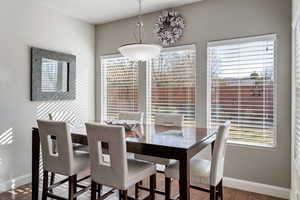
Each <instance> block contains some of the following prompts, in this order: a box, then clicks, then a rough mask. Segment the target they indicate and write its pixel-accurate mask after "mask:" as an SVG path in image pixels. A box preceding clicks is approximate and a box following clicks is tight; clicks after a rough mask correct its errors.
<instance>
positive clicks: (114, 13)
mask: <svg viewBox="0 0 300 200" xmlns="http://www.w3.org/2000/svg"><path fill="white" fill-rule="evenodd" d="M35 1H36V2H37V3H41V4H42V5H44V6H47V7H50V8H53V9H55V10H57V11H59V12H60V13H62V14H65V15H68V16H71V17H75V18H77V19H81V20H83V21H86V22H88V23H91V24H102V23H106V22H110V21H114V20H118V19H122V18H127V17H132V16H136V15H137V14H138V1H137V0H35ZM199 1H203V0H142V2H143V4H142V5H143V13H149V12H153V11H158V10H161V9H165V8H171V7H177V6H181V5H184V4H189V3H193V2H199Z"/></svg>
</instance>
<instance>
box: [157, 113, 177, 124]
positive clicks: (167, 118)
mask: <svg viewBox="0 0 300 200" xmlns="http://www.w3.org/2000/svg"><path fill="white" fill-rule="evenodd" d="M155 124H156V125H163V126H177V127H181V126H182V125H183V115H181V114H163V113H159V114H157V115H155Z"/></svg>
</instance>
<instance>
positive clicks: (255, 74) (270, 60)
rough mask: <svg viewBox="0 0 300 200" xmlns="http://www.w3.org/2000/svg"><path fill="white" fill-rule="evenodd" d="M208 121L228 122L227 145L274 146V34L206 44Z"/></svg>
mask: <svg viewBox="0 0 300 200" xmlns="http://www.w3.org/2000/svg"><path fill="white" fill-rule="evenodd" d="M207 53H208V80H209V81H208V89H209V94H210V96H209V97H210V105H209V111H208V117H209V119H208V121H209V125H210V126H211V127H217V126H218V125H220V124H222V123H223V122H224V121H225V120H231V122H232V127H231V131H230V142H231V143H237V144H247V145H255V146H266V147H274V146H275V143H276V137H275V136H276V109H275V108H276V88H275V87H276V73H275V71H276V68H275V67H276V35H265V36H259V37H250V38H243V39H235V40H226V41H219V42H209V43H208V52H207Z"/></svg>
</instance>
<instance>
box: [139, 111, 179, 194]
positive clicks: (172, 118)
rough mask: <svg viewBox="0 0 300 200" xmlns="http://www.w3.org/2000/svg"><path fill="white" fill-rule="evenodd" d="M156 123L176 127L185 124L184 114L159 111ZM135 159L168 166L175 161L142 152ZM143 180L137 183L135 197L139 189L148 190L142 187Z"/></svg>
mask: <svg viewBox="0 0 300 200" xmlns="http://www.w3.org/2000/svg"><path fill="white" fill-rule="evenodd" d="M155 125H162V126H174V127H182V125H183V115H180V114H163V113H159V114H157V115H156V116H155ZM135 159H138V160H144V161H148V162H151V163H155V164H159V165H163V166H165V167H166V166H168V165H169V164H171V163H173V162H175V161H174V160H170V159H166V158H159V157H154V156H147V155H141V154H135ZM157 172H160V173H164V172H163V171H160V170H157ZM142 184H143V183H142V182H139V183H137V184H136V185H135V191H136V193H135V197H136V198H138V196H139V189H142V190H148V189H147V188H145V187H142ZM156 192H157V193H159V194H165V193H164V192H161V191H156Z"/></svg>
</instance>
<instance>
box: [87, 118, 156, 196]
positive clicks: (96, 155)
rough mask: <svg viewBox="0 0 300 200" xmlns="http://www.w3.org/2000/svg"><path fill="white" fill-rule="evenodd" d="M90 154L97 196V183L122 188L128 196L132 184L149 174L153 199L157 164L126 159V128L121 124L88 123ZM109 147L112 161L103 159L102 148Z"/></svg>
mask: <svg viewBox="0 0 300 200" xmlns="http://www.w3.org/2000/svg"><path fill="white" fill-rule="evenodd" d="M86 131H87V136H88V143H89V146H90V156H91V174H92V176H91V177H92V192H91V199H92V200H95V199H96V185H97V184H100V185H106V186H109V187H113V188H116V189H118V190H119V191H120V193H119V194H120V197H122V199H124V200H127V190H128V188H129V187H130V186H132V185H134V184H135V183H137V182H139V181H141V180H143V179H144V178H146V177H149V176H150V199H154V184H155V182H156V180H155V178H156V177H155V173H156V169H155V165H154V164H152V163H148V162H143V161H138V160H134V159H127V156H126V139H125V129H124V127H121V126H113V125H101V124H96V123H86ZM105 148H106V149H107V151H108V153H109V156H110V162H106V161H104V160H103V156H102V154H103V149H105Z"/></svg>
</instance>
